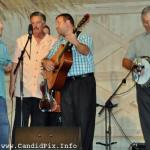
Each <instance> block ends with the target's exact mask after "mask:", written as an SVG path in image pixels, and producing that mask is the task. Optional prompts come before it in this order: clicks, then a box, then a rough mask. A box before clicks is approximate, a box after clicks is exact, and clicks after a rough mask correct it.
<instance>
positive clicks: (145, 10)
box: [141, 6, 150, 17]
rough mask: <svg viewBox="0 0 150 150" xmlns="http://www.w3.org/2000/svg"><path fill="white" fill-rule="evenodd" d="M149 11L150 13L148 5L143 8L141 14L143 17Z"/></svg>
mask: <svg viewBox="0 0 150 150" xmlns="http://www.w3.org/2000/svg"><path fill="white" fill-rule="evenodd" d="M148 13H150V6H147V7H145V8H143V10H142V12H141V16H142V17H143V16H145V15H146V14H148Z"/></svg>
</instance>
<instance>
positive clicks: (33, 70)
mask: <svg viewBox="0 0 150 150" xmlns="http://www.w3.org/2000/svg"><path fill="white" fill-rule="evenodd" d="M27 38H28V34H26V35H23V36H21V37H20V38H18V39H17V44H16V51H15V55H14V58H13V62H14V63H18V57H20V54H21V51H22V50H23V48H24V46H25V43H26V41H27ZM56 40H57V39H56V38H54V37H52V36H50V35H48V34H46V35H45V37H44V38H43V39H42V40H41V41H40V43H37V41H36V40H35V38H34V36H32V44H31V58H30V59H29V57H28V55H27V53H28V54H29V55H30V44H29V43H28V45H27V47H26V51H27V52H25V54H24V60H23V62H24V63H23V83H24V88H23V93H24V97H37V98H42V93H41V91H40V84H41V82H42V80H43V76H42V75H41V72H42V65H41V60H42V59H43V58H44V57H46V56H47V54H48V52H49V51H50V50H51V48H52V46H53V44H54V43H55V41H56ZM15 96H17V97H20V69H19V70H18V74H17V79H16V90H15Z"/></svg>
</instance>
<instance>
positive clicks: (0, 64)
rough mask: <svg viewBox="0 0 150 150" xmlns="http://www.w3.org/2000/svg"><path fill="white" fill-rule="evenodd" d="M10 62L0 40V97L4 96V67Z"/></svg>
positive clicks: (5, 48)
mask: <svg viewBox="0 0 150 150" xmlns="http://www.w3.org/2000/svg"><path fill="white" fill-rule="evenodd" d="M10 63H11V59H10V55H9V53H8V49H7V47H6V46H5V44H4V43H3V42H2V41H1V40H0V97H3V98H4V99H5V98H6V89H5V88H6V87H5V72H4V67H5V66H6V65H8V64H10Z"/></svg>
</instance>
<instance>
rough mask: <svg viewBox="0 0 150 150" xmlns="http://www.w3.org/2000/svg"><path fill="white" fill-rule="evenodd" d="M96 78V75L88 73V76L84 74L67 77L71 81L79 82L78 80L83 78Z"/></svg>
mask: <svg viewBox="0 0 150 150" xmlns="http://www.w3.org/2000/svg"><path fill="white" fill-rule="evenodd" d="M92 76H94V73H93V72H92V73H87V74H82V75H77V76H70V77H67V79H69V80H77V79H82V78H86V77H92Z"/></svg>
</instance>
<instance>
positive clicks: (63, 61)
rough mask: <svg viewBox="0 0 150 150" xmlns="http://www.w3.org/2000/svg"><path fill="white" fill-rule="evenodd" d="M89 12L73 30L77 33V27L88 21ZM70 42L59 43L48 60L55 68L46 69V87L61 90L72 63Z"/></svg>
mask: <svg viewBox="0 0 150 150" xmlns="http://www.w3.org/2000/svg"><path fill="white" fill-rule="evenodd" d="M89 17H90V16H89V14H86V15H84V17H83V18H82V19H81V21H80V22H79V23H78V25H77V27H76V28H75V30H74V34H76V35H77V32H78V31H79V29H80V28H81V27H82V26H83V25H85V23H87V22H88V21H89ZM72 46H73V45H72V44H71V43H70V42H69V41H68V42H67V43H66V44H65V45H64V44H61V45H60V47H59V48H58V49H57V52H56V53H55V54H54V55H53V56H52V58H51V59H50V61H52V62H53V63H54V64H55V70H53V71H46V79H47V84H48V89H54V90H61V89H62V88H63V86H64V83H65V80H66V78H67V73H68V71H69V69H70V67H71V65H72V61H73V60H72V51H71V48H72Z"/></svg>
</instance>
